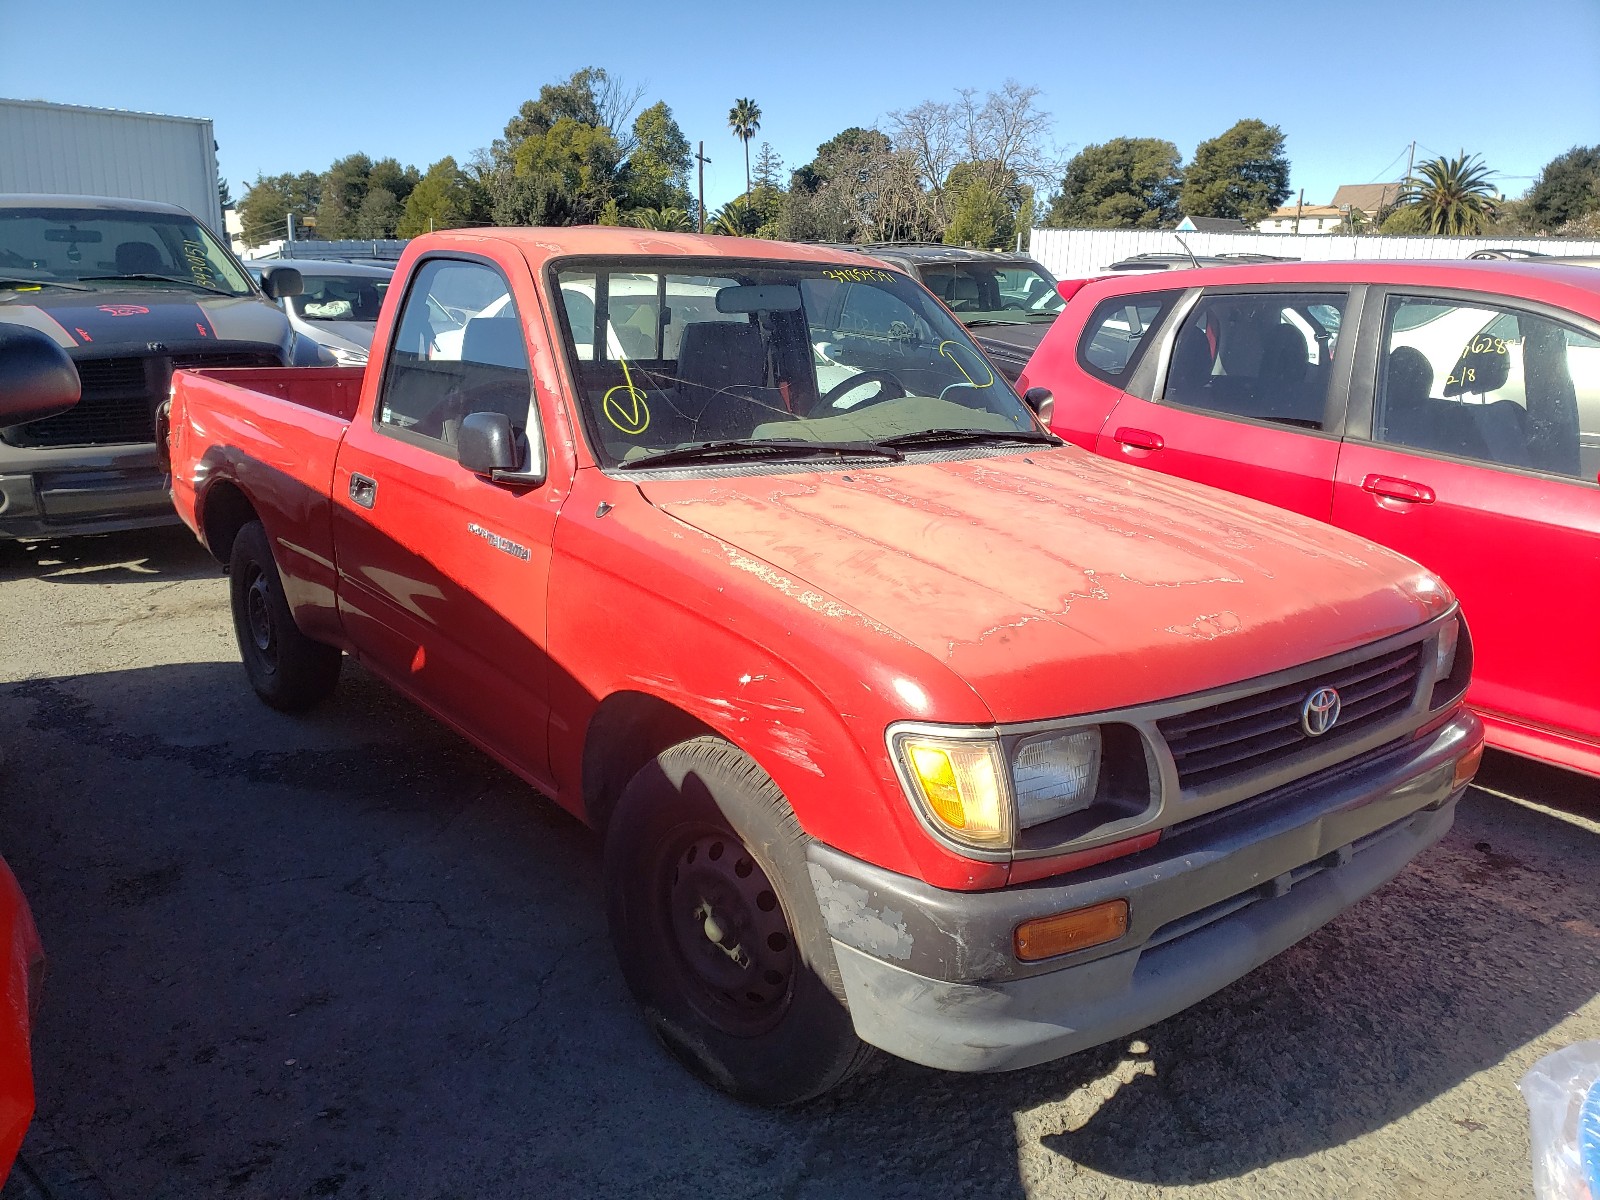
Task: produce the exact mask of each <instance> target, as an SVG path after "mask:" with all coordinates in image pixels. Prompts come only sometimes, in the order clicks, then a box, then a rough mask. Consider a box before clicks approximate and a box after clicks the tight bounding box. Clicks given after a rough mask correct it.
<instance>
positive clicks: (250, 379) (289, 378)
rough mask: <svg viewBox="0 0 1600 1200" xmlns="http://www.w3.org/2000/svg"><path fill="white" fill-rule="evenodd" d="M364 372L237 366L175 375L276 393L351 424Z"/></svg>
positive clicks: (318, 368)
mask: <svg viewBox="0 0 1600 1200" xmlns="http://www.w3.org/2000/svg"><path fill="white" fill-rule="evenodd" d="M364 374H365V371H364V370H363V368H361V367H233V368H220V369H217V370H210V371H180V372H178V374H176V375H174V376H173V383H174V384H175V385H176V383H177V381H178V379H179V378H180V377H188V378H193V379H213V380H216V381H217V382H219V383H225V384H227V385H228V386H229V387H235V388H244V389H246V390H247V391H251V392H257V393H259V394H260V395H263V396H276V397H277V398H278V399H279V400H286V401H288V402H289V403H290V404H294V405H298V406H299V407H301V408H314V409H316V410H317V411H318V412H321V413H327V414H328V416H330V417H337V418H339V420H341V421H343V422H345V423H346V424H348V423H349V422H350V420H351V418H352V417H354V416H355V415H356V405H357V403H358V402H359V401H360V399H361V378H362V376H363V375H364Z"/></svg>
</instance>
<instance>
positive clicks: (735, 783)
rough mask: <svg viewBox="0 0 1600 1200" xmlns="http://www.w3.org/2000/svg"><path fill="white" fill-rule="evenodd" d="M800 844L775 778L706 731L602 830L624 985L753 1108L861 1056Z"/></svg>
mask: <svg viewBox="0 0 1600 1200" xmlns="http://www.w3.org/2000/svg"><path fill="white" fill-rule="evenodd" d="M807 841H808V839H807V837H806V835H805V833H804V832H803V831H802V830H801V829H800V825H799V822H797V821H796V820H795V817H794V812H793V811H792V810H791V809H790V807H789V804H788V802H787V801H786V800H785V799H784V798H783V794H782V793H781V792H779V791H778V788H777V785H776V784H774V783H773V782H772V780H771V779H770V778H768V777H767V775H766V773H765V772H764V771H762V770H761V768H760V767H758V766H757V765H756V764H755V762H754V761H753V760H752V759H751V758H750V757H749V756H748V755H746V754H744V753H743V752H741V751H739V750H737V749H735V748H734V747H733V746H731V745H729V744H728V743H727V742H725V741H723V740H722V739H721V738H716V737H698V738H694V739H693V740H691V741H687V742H682V743H680V744H679V745H676V746H673V747H671V748H670V749H668V750H665V751H663V752H662V753H661V754H659V755H657V756H656V758H655V759H654V760H652V761H651V762H650V763H649V764H648V765H647V766H645V767H644V769H643V770H641V771H640V772H639V773H638V774H637V775H635V776H634V777H633V779H632V780H631V781H630V782H629V783H628V785H627V787H626V788H625V789H624V790H623V793H622V797H621V799H620V800H619V801H618V803H617V808H616V811H615V812H614V813H613V814H612V816H611V821H610V824H609V825H608V827H607V835H606V844H605V886H606V904H607V916H608V918H609V921H610V926H611V940H612V943H613V945H614V946H615V948H616V952H617V957H618V959H619V960H620V961H621V965H622V974H623V977H624V979H625V980H626V981H627V984H628V989H629V990H630V991H631V992H632V993H633V996H634V998H635V999H636V1000H637V1001H638V1002H639V1005H640V1007H641V1008H642V1009H643V1010H644V1015H645V1019H646V1020H647V1021H648V1022H649V1023H650V1026H651V1028H652V1029H653V1030H654V1032H655V1034H656V1036H657V1037H659V1038H660V1039H661V1041H662V1042H663V1043H664V1044H665V1046H666V1047H667V1049H668V1050H669V1051H671V1052H672V1054H673V1055H674V1056H675V1057H676V1058H677V1059H678V1060H679V1061H681V1062H682V1063H683V1064H684V1065H685V1066H686V1067H688V1068H689V1070H691V1071H693V1072H694V1073H695V1074H696V1075H698V1076H699V1077H700V1078H701V1079H703V1080H705V1081H706V1082H707V1083H710V1084H711V1085H712V1086H714V1087H717V1088H719V1089H721V1090H722V1091H725V1092H727V1093H729V1094H730V1095H732V1096H735V1097H737V1098H738V1099H740V1100H745V1101H748V1102H750V1103H754V1104H761V1105H770V1106H782V1105H790V1104H799V1103H801V1102H803V1101H805V1100H809V1099H812V1098H813V1097H816V1096H820V1095H821V1094H822V1093H824V1092H826V1091H828V1090H829V1089H830V1088H832V1087H834V1086H835V1085H837V1084H839V1083H841V1082H842V1081H843V1080H844V1079H846V1078H847V1077H848V1076H850V1075H851V1074H853V1073H854V1072H855V1071H856V1070H858V1069H859V1068H860V1067H861V1066H862V1065H864V1064H865V1063H866V1062H867V1061H869V1060H870V1058H871V1056H872V1055H873V1053H874V1051H872V1049H871V1048H870V1047H869V1046H867V1045H866V1044H865V1043H864V1042H862V1041H861V1040H860V1039H859V1038H857V1037H856V1034H855V1027H854V1026H853V1025H852V1023H851V1021H850V1013H849V1011H848V1009H847V1008H846V1007H845V1003H844V987H843V985H842V983H841V982H840V979H839V968H838V964H837V963H836V962H835V961H834V957H833V945H832V942H831V941H830V939H829V937H828V932H827V929H826V928H825V926H824V925H823V922H822V913H821V911H820V910H819V909H818V907H817V901H816V897H815V894H814V893H813V892H812V890H811V883H810V879H809V875H808V873H807V870H806V863H805V846H806V843H807ZM730 944H731V948H730Z"/></svg>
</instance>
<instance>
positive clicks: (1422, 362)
mask: <svg viewBox="0 0 1600 1200" xmlns="http://www.w3.org/2000/svg"><path fill="white" fill-rule="evenodd" d="M1432 393H1433V365H1432V364H1431V363H1430V362H1428V356H1427V355H1426V354H1424V353H1423V352H1422V351H1421V350H1418V349H1417V348H1416V347H1415V346H1396V347H1395V348H1394V349H1393V350H1391V351H1389V364H1388V378H1387V380H1386V382H1385V384H1384V394H1385V395H1386V396H1388V397H1389V398H1390V399H1391V400H1393V399H1401V400H1426V399H1427V398H1428V397H1429V396H1430V395H1431V394H1432Z"/></svg>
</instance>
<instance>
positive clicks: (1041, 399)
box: [1022, 387, 1056, 429]
mask: <svg viewBox="0 0 1600 1200" xmlns="http://www.w3.org/2000/svg"><path fill="white" fill-rule="evenodd" d="M1022 402H1023V403H1024V404H1026V405H1027V406H1028V407H1029V408H1031V409H1033V414H1034V416H1036V417H1038V418H1039V420H1040V421H1041V422H1042V423H1043V425H1044V427H1045V428H1046V429H1048V428H1050V418H1051V417H1053V416H1055V412H1056V397H1055V393H1053V392H1052V391H1051V390H1050V389H1049V388H1042V387H1031V388H1029V389H1028V390H1027V391H1025V392H1023V393H1022Z"/></svg>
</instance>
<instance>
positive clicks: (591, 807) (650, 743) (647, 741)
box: [583, 692, 715, 832]
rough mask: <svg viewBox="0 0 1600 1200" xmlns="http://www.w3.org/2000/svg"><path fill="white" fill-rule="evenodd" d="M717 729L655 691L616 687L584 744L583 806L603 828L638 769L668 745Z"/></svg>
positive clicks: (591, 821) (594, 823) (591, 820)
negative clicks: (655, 693) (617, 690)
mask: <svg viewBox="0 0 1600 1200" xmlns="http://www.w3.org/2000/svg"><path fill="white" fill-rule="evenodd" d="M714 732H715V731H714V730H713V729H711V728H710V727H709V726H707V725H706V724H705V723H704V722H703V721H700V720H698V719H697V718H695V717H693V716H690V715H689V714H688V713H686V712H684V711H683V710H682V709H681V708H677V707H674V706H673V705H671V704H669V703H667V702H666V701H665V700H661V699H659V698H657V697H655V696H647V695H645V694H644V693H643V692H614V693H613V694H611V695H610V696H607V697H606V698H605V699H604V700H602V701H601V702H600V707H599V708H598V709H597V710H596V711H595V714H594V716H593V717H592V718H591V719H590V721H589V732H588V735H587V736H586V737H585V738H584V743H583V811H584V815H585V817H586V818H587V819H588V821H589V824H590V825H592V826H593V827H594V828H595V829H597V830H599V831H601V832H604V831H605V827H606V823H607V822H608V821H610V819H611V813H612V812H613V810H615V808H616V806H617V801H618V799H620V798H621V796H622V789H623V788H625V787H626V786H627V785H628V781H629V780H630V779H632V778H633V777H634V776H635V775H636V774H638V772H639V770H640V769H641V768H642V767H643V766H644V765H645V764H646V763H648V762H649V761H650V760H651V759H652V758H654V757H655V756H656V755H658V754H660V753H661V752H662V751H663V750H665V749H666V748H667V747H669V746H676V745H677V744H678V743H679V742H685V741H688V740H689V739H690V738H694V737H700V736H702V735H703V734H707V733H714Z"/></svg>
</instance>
